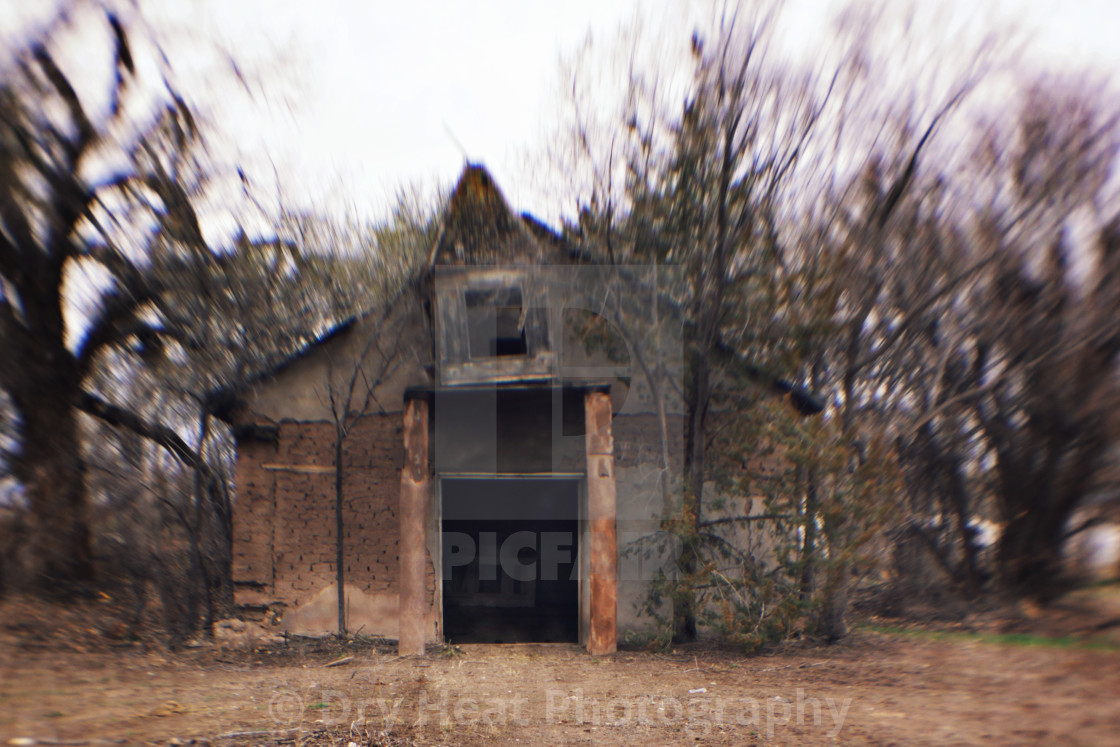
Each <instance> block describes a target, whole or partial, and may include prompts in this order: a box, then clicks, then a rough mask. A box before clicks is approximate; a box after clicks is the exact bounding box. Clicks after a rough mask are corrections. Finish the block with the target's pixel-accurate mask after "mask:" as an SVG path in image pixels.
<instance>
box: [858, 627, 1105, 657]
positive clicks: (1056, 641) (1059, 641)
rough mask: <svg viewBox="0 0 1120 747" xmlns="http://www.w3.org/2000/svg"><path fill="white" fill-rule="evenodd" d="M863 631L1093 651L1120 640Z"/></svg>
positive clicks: (889, 629) (888, 629)
mask: <svg viewBox="0 0 1120 747" xmlns="http://www.w3.org/2000/svg"><path fill="white" fill-rule="evenodd" d="M860 628H861V629H862V630H867V631H870V632H872V633H882V634H883V635H898V636H908V637H911V638H925V639H928V640H934V641H975V642H977V643H990V644H994V645H1004V646H1039V647H1043V648H1072V649H1088V650H1093V651H1120V643H1115V642H1113V641H1105V640H1099V639H1092V638H1075V637H1073V636H1058V637H1052V636H1045V635H1034V634H1032V633H968V632H965V631H958V630H915V629H912V628H899V627H895V626H893V625H863V626H860Z"/></svg>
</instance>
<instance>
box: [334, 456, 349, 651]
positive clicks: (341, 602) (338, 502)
mask: <svg viewBox="0 0 1120 747" xmlns="http://www.w3.org/2000/svg"><path fill="white" fill-rule="evenodd" d="M342 439H343V437H342V435H341V434H339V435H336V436H335V441H334V525H335V526H334V534H335V543H334V549H335V583H336V584H337V587H338V634H339V635H340V636H344V635H346V585H345V581H346V575H345V573H344V572H343V568H342V558H343V544H342V530H343V528H344V527H343V524H344V522H343V520H342Z"/></svg>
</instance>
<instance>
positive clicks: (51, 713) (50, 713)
mask: <svg viewBox="0 0 1120 747" xmlns="http://www.w3.org/2000/svg"><path fill="white" fill-rule="evenodd" d="M65 715H66V714H65V713H63V712H62V711H47V712H46V713H44V714H43V718H62V717H63V716H65Z"/></svg>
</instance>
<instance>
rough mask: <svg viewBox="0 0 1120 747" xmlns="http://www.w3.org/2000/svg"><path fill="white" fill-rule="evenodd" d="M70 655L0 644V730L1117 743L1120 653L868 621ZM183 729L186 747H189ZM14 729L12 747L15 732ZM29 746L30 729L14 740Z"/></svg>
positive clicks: (138, 735) (139, 736)
mask: <svg viewBox="0 0 1120 747" xmlns="http://www.w3.org/2000/svg"><path fill="white" fill-rule="evenodd" d="M340 653H347V652H345V651H342V652H340V651H338V650H335V651H322V650H320V651H313V650H310V649H306V648H300V647H299V646H287V647H284V648H283V649H277V650H270V651H257V652H239V653H235V652H222V651H218V650H216V649H213V648H209V649H198V650H193V651H187V652H184V653H180V654H173V655H172V654H154V653H148V654H142V653H135V652H125V653H107V652H104V651H101V652H93V653H74V652H66V651H58V650H52V649H42V650H37V649H34V648H28V647H26V646H20V645H18V644H16V643H14V642H10V641H9V642H0V735H3V738H4V739H3V742H5V743H6V742H8V741H9V740H11V739H13V738H14V739H20V738H24V739H37V740H40V741H48V742H49V740H57V741H56V743H58V742H72V743H75V742H85V743H88V744H96V743H99V742H102V741H103V742H105V743H110V742H111V741H113V740H116V742H115V743H123V742H127V743H157V744H186V743H190V740H192V739H193V740H199V742H201V743H205V742H210V743H211V744H214V745H226V744H341V745H347V744H348V743H349V742H350V741H353V742H356V743H357V744H359V745H365V744H489V743H495V742H496V743H502V744H532V745H539V744H547V745H566V744H619V745H621V744H645V745H660V744H681V743H702V744H728V745H731V744H735V745H742V744H881V745H887V744H931V745H933V744H936V745H952V744H958V745H978V744H984V745H990V744H1070V745H1076V744H1084V745H1107V744H1120V653H1118V652H1116V651H1101V650H1091V649H1086V648H1078V647H1066V648H1062V647H1053V646H1043V645H1012V644H1008V643H999V642H989V641H985V640H977V639H970V638H956V637H950V638H945V639H941V638H932V637H930V636H924V635H900V634H897V633H878V632H872V631H868V630H864V631H861V632H858V633H856V634H854V635H853V636H851V637H849V638H848V639H846V640H845V641H844V642H842V643H841V644H839V645H837V646H832V647H827V648H818V647H812V648H789V649H785V650H783V651H782V652H780V653H776V654H771V655H762V656H750V657H744V656H741V655H739V654H736V653H735V652H730V651H725V650H714V649H711V648H706V647H699V646H698V647H695V648H685V649H679V650H678V651H677V652H676V653H674V654H667V655H657V654H650V653H644V652H624V653H620V654H618V655H616V656H613V657H604V658H601V659H592V658H589V657H588V656H587V655H586V654H584V653H582V652H581V651H580V650H579V649H578V648H576V647H574V646H543V645H542V646H533V645H522V646H464V647H462V648H461V649H460V650H458V651H454V650H452V651H450V652H449V653H448V652H445V653H444V654H443V655H433V656H429V657H427V658H425V659H411V660H400V659H397V658H396V657H395V656H394V655H393V653H392V651H391V649H389V648H385V647H381V648H376V649H374V650H371V647H370V646H369V645H364V646H363V647H362V648H361V649H355V650H354V651H353V655H354V657H355V658H354V660H353V661H351V662H349V663H347V664H344V665H341V666H337V667H330V668H328V667H325V666H324V664H325V663H327V662H329V661H330V660H332V659H333V658H335V657H336V656H338V655H339V654H340ZM199 742H196V743H199ZM18 743H19V742H17V744H18ZM26 743H27V742H24V744H26Z"/></svg>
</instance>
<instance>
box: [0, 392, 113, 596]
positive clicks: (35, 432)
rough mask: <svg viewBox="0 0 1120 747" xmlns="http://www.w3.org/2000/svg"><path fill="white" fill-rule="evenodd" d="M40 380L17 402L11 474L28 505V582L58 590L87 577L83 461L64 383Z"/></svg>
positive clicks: (74, 587)
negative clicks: (18, 446)
mask: <svg viewBox="0 0 1120 747" xmlns="http://www.w3.org/2000/svg"><path fill="white" fill-rule="evenodd" d="M54 378H55V380H54V381H52V380H51V379H50V378H47V379H40V380H39V382H37V383H38V386H37V387H36V386H34V385H33V386H32V388H33V390H34V392H35V395H34V397H33V398H29V399H31V400H32V401H26V400H24V401H22V402H21V401H18V400H17V403H16V404H17V408H18V410H19V414H20V419H21V421H22V422H21V426H22V427H21V431H22V450H21V453H20V457H19V460H18V464H17V469H16V475H17V477H19V479H20V480H21V481H22V482H23V483H24V485H25V486H26V488H27V498H28V501H29V503H30V507H31V527H30V530H31V531H30V540H31V541H30V546H29V548H28V550H29V553H28V556H29V557H28V560H29V566H30V567H29V568H28V570H29V571H30V579H29V580H30V581H32V582H33V583H34V584H36V585H37V586H39V587H40V588H42V589H44V590H47V591H51V592H60V593H72V592H75V591H81V590H82V589H83V587H85V586H86V585H87V584H89V583H90V582H92V581H93V576H94V568H93V548H92V540H91V534H90V527H89V505H88V498H87V494H86V484H85V465H84V463H83V461H82V455H81V440H80V438H79V434H78V419H77V415H76V414H75V411H74V409H73V407H72V398H71V397H70V396H69V395H70V394H71V391H70V388H69V387H67V386H66V385H65V383H64V381H60V380H59V379H61V378H62V377H54Z"/></svg>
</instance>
